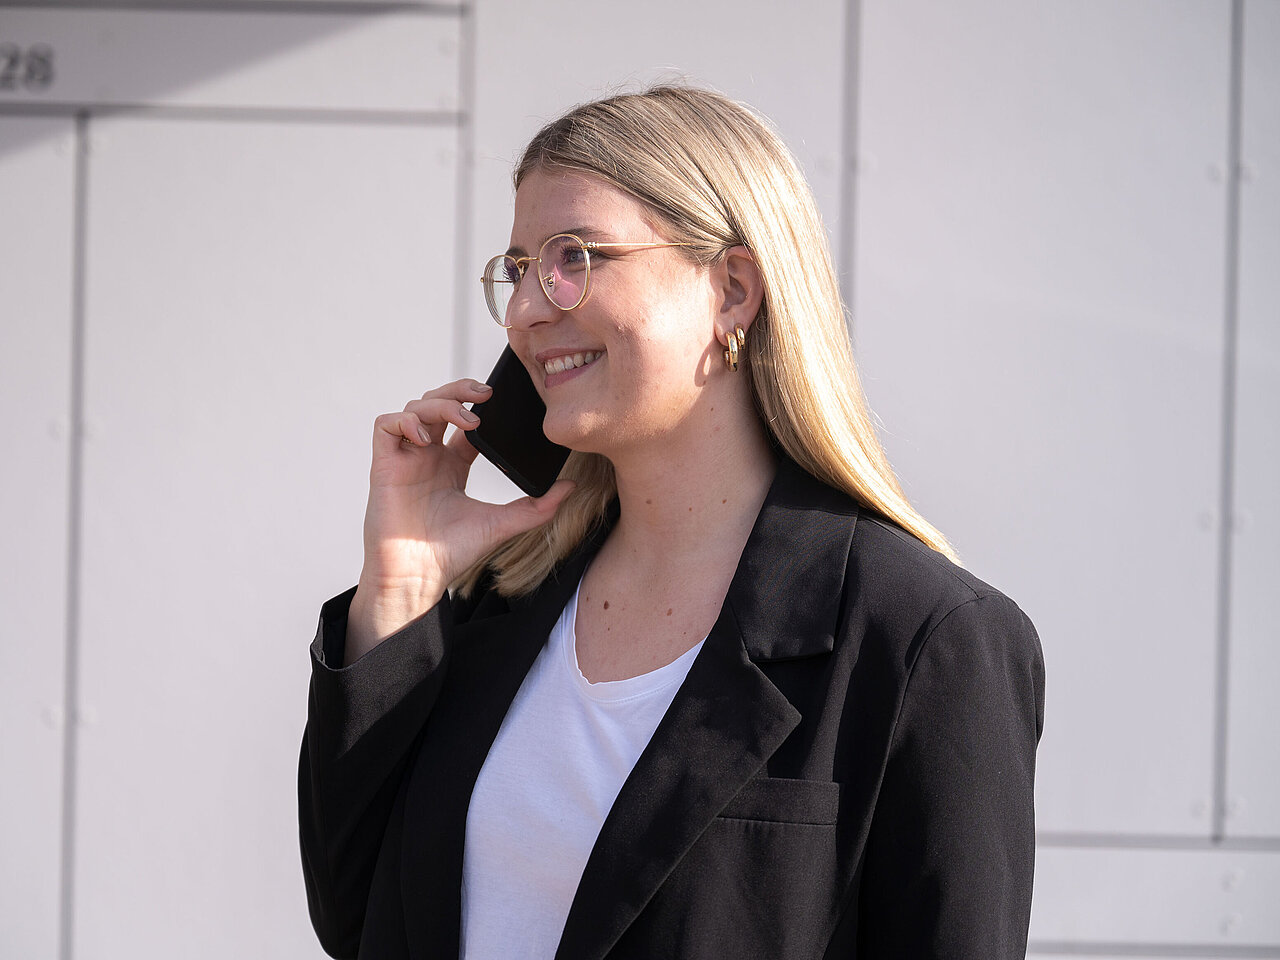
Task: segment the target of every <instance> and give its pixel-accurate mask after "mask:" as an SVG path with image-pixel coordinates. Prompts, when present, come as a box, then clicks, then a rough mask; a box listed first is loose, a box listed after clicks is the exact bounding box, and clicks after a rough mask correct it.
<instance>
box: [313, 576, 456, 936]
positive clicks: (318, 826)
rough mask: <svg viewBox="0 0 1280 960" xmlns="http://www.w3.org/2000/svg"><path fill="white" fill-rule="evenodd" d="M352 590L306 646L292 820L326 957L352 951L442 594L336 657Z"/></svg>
mask: <svg viewBox="0 0 1280 960" xmlns="http://www.w3.org/2000/svg"><path fill="white" fill-rule="evenodd" d="M354 594H355V590H354V588H353V589H351V590H348V591H347V592H346V593H344V594H341V595H339V596H337V597H334V598H333V599H332V600H330V601H329V602H328V603H326V604H325V605H324V606H323V608H322V609H321V612H320V624H319V627H318V629H317V632H316V637H315V640H314V641H313V642H312V644H311V686H310V696H309V700H308V706H307V726H306V730H305V732H304V734H303V739H302V756H301V759H300V761H299V765H298V820H299V829H300V835H301V836H300V839H301V845H302V866H303V874H304V877H305V879H306V887H307V905H308V908H309V910H310V913H311V923H312V926H314V927H315V931H316V935H317V936H318V937H319V940H320V943H321V945H322V946H323V947H324V949H325V951H326V952H328V953H329V954H330V955H331V956H334V957H342V956H352V957H354V956H355V955H356V952H357V950H358V948H359V942H360V932H361V928H362V927H363V922H364V911H365V904H366V902H367V901H368V896H369V888H370V884H371V882H372V878H373V872H374V866H375V864H376V862H377V858H378V853H379V850H380V849H381V846H382V838H383V835H384V833H385V832H386V827H387V821H388V817H389V815H390V811H391V807H392V805H393V803H394V801H395V797H396V794H397V792H398V790H399V787H400V782H401V780H402V779H403V777H404V774H405V770H406V769H407V768H408V764H409V760H410V758H411V756H412V754H413V745H414V743H415V741H416V740H417V738H418V736H419V734H420V732H421V730H422V728H423V725H424V724H425V722H426V719H427V716H428V714H429V713H430V711H431V707H432V704H433V703H434V702H435V699H436V696H437V695H438V693H439V690H440V686H441V683H442V682H443V676H444V670H445V666H446V661H447V658H448V650H449V634H450V630H451V626H452V622H453V612H452V610H451V606H450V602H449V599H448V597H446V598H445V599H443V600H441V602H440V603H439V604H437V605H436V606H435V607H434V608H432V609H431V610H430V611H428V612H427V613H426V614H424V615H423V616H422V617H420V618H419V619H417V620H415V621H414V622H412V623H410V624H408V625H407V626H406V627H405V628H404V629H403V630H401V631H400V632H398V633H396V634H394V635H392V636H390V637H388V638H387V639H386V640H384V641H382V642H381V643H380V644H378V645H377V646H376V647H374V648H373V649H372V650H370V651H369V652H368V653H366V654H365V655H364V656H362V657H361V658H360V659H359V660H357V661H356V662H355V663H352V664H349V665H347V666H345V667H341V666H334V665H335V664H341V663H342V659H343V647H344V644H345V641H346V626H347V610H348V607H349V606H350V603H351V598H352V596H353V595H354Z"/></svg>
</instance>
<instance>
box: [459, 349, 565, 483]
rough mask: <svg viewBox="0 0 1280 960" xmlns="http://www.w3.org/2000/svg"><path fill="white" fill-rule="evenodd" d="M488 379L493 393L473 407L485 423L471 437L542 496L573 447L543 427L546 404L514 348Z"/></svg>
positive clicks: (516, 478)
mask: <svg viewBox="0 0 1280 960" xmlns="http://www.w3.org/2000/svg"><path fill="white" fill-rule="evenodd" d="M485 383H487V384H489V386H491V387H493V393H491V394H490V395H489V399H488V400H485V401H484V402H483V403H477V404H475V405H474V406H473V407H472V410H474V411H475V414H476V416H477V417H479V418H480V426H478V427H476V428H475V429H474V430H468V431H467V432H466V433H467V439H468V440H470V441H471V445H472V446H473V447H475V448H476V449H477V450H479V451H480V452H481V453H482V454H484V456H485V459H487V460H488V461H489V462H490V463H492V464H493V465H494V466H496V467H497V468H498V469H499V470H501V471H502V472H503V473H505V474H506V475H507V476H508V477H510V478H511V481H512V482H513V483H514V484H515V485H516V486H517V487H519V488H520V489H521V490H523V491H524V492H525V493H527V494H529V495H530V496H534V497H540V496H542V495H543V494H544V493H546V492H547V490H549V489H550V488H551V485H552V484H553V483H555V482H556V477H558V476H560V468H561V467H563V466H564V462H565V461H566V460H567V459H569V448H568V447H562V446H560V445H559V444H558V443H552V442H551V441H550V440H548V439H547V435H546V434H545V433H543V432H542V418H543V417H544V416H545V415H546V413H547V407H546V405H545V404H544V403H543V402H542V398H541V397H540V396H538V391H537V390H536V389H534V386H533V381H532V380H530V379H529V371H527V370H526V369H525V368H524V364H523V363H521V362H520V359H519V358H518V357H517V356H516V355H515V354H514V353H513V352H512V350H511V348H510V347H506V348H504V349H503V351H502V355H501V356H499V357H498V362H497V363H496V364H495V365H494V367H493V372H492V373H490V374H489V379H488V380H486V381H485Z"/></svg>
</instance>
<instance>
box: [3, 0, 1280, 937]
mask: <svg viewBox="0 0 1280 960" xmlns="http://www.w3.org/2000/svg"><path fill="white" fill-rule="evenodd" d="M127 7H128V8H125V6H121V7H120V8H113V7H112V6H111V4H110V3H105V4H97V5H94V7H92V8H74V9H73V8H70V7H62V6H60V5H58V4H56V3H49V4H47V5H43V6H42V5H39V4H31V3H27V4H24V5H21V6H4V5H3V4H0V52H2V51H3V47H2V45H3V44H6V43H8V44H14V45H15V46H16V48H17V49H18V50H20V51H22V52H23V54H26V53H28V52H29V51H30V50H31V49H32V47H33V46H35V45H38V44H46V45H48V46H49V47H50V48H51V49H52V52H53V64H54V75H53V80H52V83H50V84H48V85H41V84H40V83H38V82H34V83H32V84H30V85H27V84H24V82H23V79H22V77H23V74H22V68H20V69H19V75H18V78H17V80H16V82H15V83H14V84H13V86H12V88H10V89H5V88H4V87H3V79H0V210H4V211H5V213H6V214H7V216H6V217H5V221H6V224H7V226H8V229H6V230H4V231H0V402H2V404H3V406H2V408H0V443H2V444H3V450H4V451H5V453H6V456H5V457H4V458H3V459H2V460H0V531H3V535H2V536H0V603H2V604H3V607H4V609H5V611H6V616H5V617H4V618H3V620H0V624H2V625H0V657H2V658H3V662H4V663H5V665H6V667H5V669H4V670H0V778H2V779H0V956H3V957H10V956H14V957H19V956H20V957H24V958H28V957H30V958H41V957H50V958H51V957H55V956H61V957H65V958H70V957H75V958H76V960H81V958H99V957H102V958H107V957H112V958H114V957H119V956H132V957H161V956H170V955H178V956H184V957H215V956H217V957H222V956H272V957H281V958H285V957H316V956H319V955H320V951H319V949H318V947H317V946H316V945H315V942H314V938H313V937H312V935H311V932H310V928H309V925H308V922H307V918H306V909H305V902H304V897H303V891H302V882H301V875H300V866H299V858H298V854H297V850H296V839H295V838H296V821H295V807H294V802H295V801H294V796H295V795H294V789H295V788H294V771H295V764H296V757H297V749H298V740H299V736H300V733H301V727H302V722H303V717H304V710H305V688H306V679H307V668H308V663H307V654H306V645H307V642H308V640H309V639H310V636H311V633H312V631H313V629H314V618H315V614H316V610H317V608H318V605H319V603H320V601H321V600H323V599H324V598H326V597H327V596H329V595H331V594H332V593H335V592H337V591H338V590H340V589H342V588H343V587H345V586H346V585H348V584H349V583H350V582H351V581H352V580H353V579H354V577H355V576H356V574H357V572H358V569H359V559H360V558H359V527H360V517H361V512H362V507H363V500H364V494H363V489H362V488H363V485H364V482H365V473H366V469H367V448H368V433H369V427H370V424H371V421H372V418H373V416H374V415H375V414H377V413H378V412H381V411H383V410H386V409H393V408H395V407H398V406H399V405H401V404H403V402H404V401H405V400H406V399H407V398H409V397H411V396H414V395H416V394H418V393H421V392H422V391H423V390H425V389H426V388H427V387H429V386H431V385H434V384H436V383H438V382H440V381H442V380H444V379H445V378H447V377H451V376H454V375H460V374H464V373H465V374H469V375H473V376H483V375H484V374H485V373H486V372H487V369H488V366H489V364H490V361H491V358H492V356H493V355H494V354H496V352H497V350H498V349H499V347H500V345H501V343H502V334H501V331H500V330H499V329H498V328H497V327H496V326H495V325H493V324H492V323H491V322H490V321H489V320H488V319H487V313H486V311H485V310H484V307H483V305H482V303H481V299H480V296H479V289H478V288H479V284H478V282H477V281H476V280H475V278H476V277H478V275H479V272H478V271H479V266H480V264H482V263H483V261H484V260H485V259H486V258H487V257H488V256H489V255H490V254H492V253H493V252H495V251H496V250H499V249H501V248H503V247H505V245H506V240H507V231H508V229H509V217H510V202H511V188H510V182H509V169H510V164H511V161H512V160H513V159H514V157H515V156H516V154H517V153H518V151H519V149H520V148H521V146H522V145H523V143H524V142H525V140H527V138H528V137H529V136H530V135H531V134H532V133H533V132H534V130H536V129H537V127H538V126H539V125H540V124H541V123H542V122H544V121H545V120H548V119H550V118H552V117H554V116H556V115H557V114H558V113H560V112H561V111H562V110H563V109H564V108H566V107H567V106H569V105H571V104H572V103H575V102H578V101H580V100H583V99H589V98H591V97H593V96H596V95H599V94H601V93H603V92H606V91H608V90H611V89H614V88H617V87H619V86H634V85H636V84H638V83H641V82H644V81H648V80H652V79H656V78H665V77H671V76H683V77H687V78H689V79H693V80H696V81H700V82H703V83H708V84H711V85H713V86H715V87H717V88H719V89H721V90H723V91H725V92H727V93H729V94H731V95H733V96H737V97H741V98H743V99H746V100H748V101H749V102H751V103H753V104H754V105H755V106H757V107H758V108H760V109H761V110H762V111H764V112H765V113H766V114H768V115H770V116H771V117H773V118H774V120H775V121H776V122H777V124H778V126H779V127H780V129H781V130H782V132H783V134H784V135H785V136H786V137H787V139H788V141H789V142H790V143H791V145H792V146H793V148H794V149H795V151H796V153H797V154H798V156H799V157H800V160H801V162H802V164H803V166H804V167H805V169H806V172H807V173H808V174H809V176H810V177H811V181H812V184H813V186H814V189H815V192H816V194H817V196H818V199H819V203H820V205H821V207H822V209H823V213H824V216H825V217H826V219H827V224H828V228H829V230H830V232H831V235H832V239H833V244H834V246H835V249H836V253H837V256H838V259H839V261H840V265H841V269H842V275H843V276H844V277H845V279H846V281H847V284H848V286H847V290H846V294H847V296H848V299H849V301H850V305H851V309H852V314H853V318H854V320H853V324H854V333H855V337H856V341H857V345H858V349H859V358H860V362H861V364H862V368H863V373H864V378H865V381H866V384H867V389H868V392H869V394H870V397H871V400H872V404H873V407H874V408H875V409H876V410H877V412H878V413H879V415H880V417H881V419H882V421H883V425H884V435H885V442H886V445H887V447H888V449H889V452H890V455H891V457H892V459H893V460H894V462H895V464H896V466H897V467H898V469H899V471H900V473H901V474H902V476H903V479H904V483H905V484H906V486H907V489H908V492H909V493H911V494H912V496H913V497H914V498H915V499H916V501H917V503H918V504H919V505H920V506H921V508H922V510H923V511H924V512H925V514H926V515H927V516H929V517H930V518H931V519H933V520H934V521H935V522H937V523H938V525H939V526H941V527H942V528H943V530H944V531H946V532H947V533H948V534H949V535H950V536H951V537H952V538H953V540H954V541H955V543H956V545H957V547H958V549H959V550H960V552H961V554H962V556H963V557H964V558H965V560H966V561H967V564H968V566H969V567H970V568H971V569H972V570H974V572H976V573H977V574H978V575H979V576H981V577H983V578H984V579H987V580H989V581H991V582H993V583H994V584H995V585H996V586H998V587H1000V588H1001V589H1003V590H1005V591H1006V592H1008V593H1009V594H1010V595H1012V596H1013V597H1014V598H1015V599H1017V600H1018V601H1019V602H1020V603H1021V604H1022V605H1023V607H1024V608H1025V609H1026V610H1027V611H1028V613H1029V614H1030V615H1031V617H1032V618H1033V620H1034V621H1035V622H1036V624H1037V625H1038V627H1039V629H1040V633H1041V636H1042V639H1043V642H1044V647H1045V655H1046V660H1047V666H1048V708H1047V713H1048V716H1047V723H1046V733H1045V737H1044V741H1043V743H1042V747H1041V753H1040V768H1039V769H1040V776H1039V783H1038V808H1037V809H1038V818H1039V826H1040V846H1039V853H1038V872H1037V888H1036V900H1035V907H1034V912H1033V919H1032V930H1031V939H1032V946H1031V953H1032V954H1034V955H1037V956H1048V955H1062V954H1088V955H1091V956H1100V955H1104V954H1105V955H1111V956H1115V957H1120V956H1134V955H1141V956H1150V957H1160V956H1166V957H1173V956H1199V957H1226V956H1241V955H1248V956H1256V957H1265V956H1274V957H1280V911H1277V910H1276V909H1275V908H1274V904H1275V903H1276V902H1280V769H1278V764H1277V761H1276V757H1277V755H1280V742H1278V739H1280V738H1278V736H1277V733H1276V731H1277V730H1280V722H1278V720H1280V710H1277V707H1276V703H1275V701H1276V697H1275V691H1276V689H1277V687H1278V686H1280V655H1278V654H1277V650H1280V644H1278V643H1277V635H1276V628H1275V627H1274V626H1273V625H1272V620H1273V618H1272V617H1270V616H1269V605H1268V604H1267V603H1266V600H1267V599H1268V598H1269V597H1270V595H1271V594H1272V593H1273V592H1274V587H1273V584H1274V583H1275V582H1276V580H1277V577H1278V575H1280V558H1278V556H1277V553H1276V550H1275V547H1274V544H1275V543H1276V542H1277V539H1278V538H1280V512H1278V509H1277V506H1276V497H1275V494H1274V491H1275V490H1276V489H1277V488H1280V446H1277V438H1278V437H1280V433H1278V432H1277V430H1276V426H1275V425H1276V423H1277V421H1278V420H1280V280H1278V279H1277V278H1278V277H1280V271H1278V270H1277V269H1276V267H1275V265H1276V264H1277V263H1280V122H1278V121H1277V117H1280V70H1278V69H1277V65H1278V64H1280V3H1278V2H1276V0H1237V2H1235V3H1232V2H1230V0H1126V2H1124V3H1115V2H1112V0H1084V2H1077V3H1072V4H1025V3H1018V2H1015V0H966V2H965V3H960V4H957V3H948V2H944V0H860V2H859V0H850V2H844V0H814V2H812V3H810V4H807V5H804V6H803V7H801V8H790V9H789V12H785V13H784V12H782V11H783V8H782V7H781V6H780V5H778V4H776V3H773V2H766V0H752V2H729V0H717V2H703V3H698V4H689V3H677V2H675V0H653V2H651V3H648V4H645V5H642V7H637V6H636V5H631V4H628V5H620V4H618V5H610V4H595V5H592V6H589V7H582V8H581V10H580V13H581V14H582V16H581V17H580V18H579V19H578V20H576V21H572V26H570V27H566V26H565V24H566V21H565V14H566V8H565V7H564V6H563V5H561V4H555V5H553V4H542V3H533V4H530V3H528V2H523V3H515V2H506V0H485V2H481V3H479V4H477V5H475V6H474V7H472V6H470V5H465V6H462V7H459V6H454V5H451V4H414V3H404V4H383V3H378V2H367V3H362V2H357V0H353V2H341V3H333V4H328V5H326V4H324V3H303V2H290V0H262V2H260V3H256V4H252V5H246V4H237V3H231V2H222V0H209V2H202V3H200V4H198V5H186V6H185V7H184V6H183V5H179V4H171V5H166V4H156V5H154V7H152V8H147V6H146V5H138V4H131V5H127ZM0 63H2V58H0ZM0 72H2V71H0ZM475 488H476V489H477V490H478V491H479V492H480V493H481V494H483V495H486V496H489V497H491V498H498V497H506V496H510V495H514V492H513V488H511V487H509V486H508V485H507V483H506V481H505V480H504V479H502V478H501V476H500V475H499V474H497V472H496V471H493V470H484V469H483V468H482V469H480V470H479V471H478V472H477V476H476V478H475ZM64 865H65V867H66V869H64Z"/></svg>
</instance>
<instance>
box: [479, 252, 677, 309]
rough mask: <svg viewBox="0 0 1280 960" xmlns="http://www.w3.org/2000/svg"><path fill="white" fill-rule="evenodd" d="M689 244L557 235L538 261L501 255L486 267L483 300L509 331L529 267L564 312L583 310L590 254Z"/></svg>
mask: <svg viewBox="0 0 1280 960" xmlns="http://www.w3.org/2000/svg"><path fill="white" fill-rule="evenodd" d="M687 246H689V244H687V243H645V242H641V241H629V240H615V241H612V242H609V243H598V242H596V241H594V240H583V239H582V238H581V237H577V236H574V235H573V234H572V233H558V234H556V235H555V236H554V237H552V238H551V239H549V240H548V241H547V242H546V243H544V244H543V245H542V247H541V248H540V249H539V250H538V255H537V256H536V257H513V256H510V255H509V254H505V253H504V254H499V255H498V256H496V257H494V258H493V259H492V260H490V261H489V262H488V263H486V264H485V266H484V276H483V277H481V278H480V282H481V283H483V284H484V300H485V303H487V304H488V305H489V313H490V314H492V315H493V319H494V320H496V321H497V322H498V326H500V327H509V326H511V324H510V323H508V322H507V305H508V304H510V303H511V298H512V297H513V296H515V292H516V290H518V289H519V287H520V281H521V279H523V277H524V275H525V271H526V270H528V269H529V264H530V263H536V264H537V265H538V287H539V288H540V289H541V290H542V292H543V293H544V294H545V295H546V297H547V299H548V300H550V301H551V303H552V304H553V305H554V306H556V307H558V308H559V309H561V310H573V309H575V308H577V307H580V306H582V304H583V302H584V301H586V299H587V294H588V293H589V292H590V289H591V252H592V251H593V250H604V249H607V248H609V247H650V248H652V247H687Z"/></svg>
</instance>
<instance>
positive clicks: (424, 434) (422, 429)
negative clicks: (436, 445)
mask: <svg viewBox="0 0 1280 960" xmlns="http://www.w3.org/2000/svg"><path fill="white" fill-rule="evenodd" d="M418 436H420V437H421V438H422V442H423V443H430V442H431V437H429V436H428V435H427V428H426V427H419V428H418Z"/></svg>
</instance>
